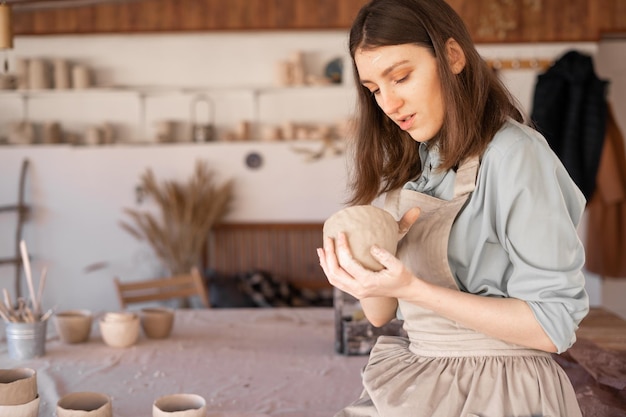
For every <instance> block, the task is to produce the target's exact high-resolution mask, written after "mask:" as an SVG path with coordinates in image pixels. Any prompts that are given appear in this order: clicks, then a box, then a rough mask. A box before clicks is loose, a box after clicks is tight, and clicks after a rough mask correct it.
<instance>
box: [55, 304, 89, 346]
mask: <svg viewBox="0 0 626 417" xmlns="http://www.w3.org/2000/svg"><path fill="white" fill-rule="evenodd" d="M92 322H93V315H92V314H91V311H89V310H66V311H60V312H58V313H56V314H55V315H54V324H55V327H56V330H57V334H58V335H59V338H60V339H61V341H62V342H63V343H68V344H72V343H84V342H86V341H87V340H89V335H90V334H91V325H92Z"/></svg>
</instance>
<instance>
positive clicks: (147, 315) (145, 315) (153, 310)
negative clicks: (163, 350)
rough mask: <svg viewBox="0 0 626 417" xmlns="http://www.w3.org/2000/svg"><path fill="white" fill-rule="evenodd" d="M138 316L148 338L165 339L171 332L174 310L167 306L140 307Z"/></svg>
mask: <svg viewBox="0 0 626 417" xmlns="http://www.w3.org/2000/svg"><path fill="white" fill-rule="evenodd" d="M139 317H140V319H141V328H142V329H143V332H144V334H145V335H146V336H147V337H148V338H150V339H165V338H167V337H168V336H169V335H170V333H171V332H172V327H173V324H174V310H173V309H171V308H168V307H146V308H142V309H141V311H140V313H139Z"/></svg>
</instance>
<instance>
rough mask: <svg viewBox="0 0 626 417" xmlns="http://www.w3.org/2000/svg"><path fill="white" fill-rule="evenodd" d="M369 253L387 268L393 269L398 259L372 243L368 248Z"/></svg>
mask: <svg viewBox="0 0 626 417" xmlns="http://www.w3.org/2000/svg"><path fill="white" fill-rule="evenodd" d="M370 253H371V254H372V256H373V257H374V259H376V260H377V261H378V262H380V264H381V265H382V266H384V267H385V269H387V270H394V269H395V268H396V266H397V265H398V263H399V262H400V260H399V259H398V258H396V257H395V256H394V255H393V254H392V253H391V252H389V251H387V250H385V249H383V248H381V247H380V246H378V245H373V246H372V247H371V249H370Z"/></svg>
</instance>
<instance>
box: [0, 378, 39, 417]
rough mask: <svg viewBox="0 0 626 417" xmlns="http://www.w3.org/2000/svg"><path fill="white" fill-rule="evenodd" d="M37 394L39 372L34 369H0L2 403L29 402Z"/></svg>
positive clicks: (20, 403)
mask: <svg viewBox="0 0 626 417" xmlns="http://www.w3.org/2000/svg"><path fill="white" fill-rule="evenodd" d="M37 395H38V394H37V372H36V371H35V370H34V369H31V368H13V369H0V405H3V406H4V405H23V404H28V403H30V402H32V401H33V400H35V398H37ZM0 415H9V414H2V413H0ZM11 415H12V414H11Z"/></svg>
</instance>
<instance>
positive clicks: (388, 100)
mask: <svg viewBox="0 0 626 417" xmlns="http://www.w3.org/2000/svg"><path fill="white" fill-rule="evenodd" d="M378 105H379V106H380V108H381V109H382V110H383V111H384V112H385V114H393V113H395V112H396V111H397V110H398V109H399V108H400V106H402V99H401V98H400V97H399V96H398V95H397V94H395V93H394V92H393V91H389V90H388V91H385V92H382V91H381V93H380V100H379V102H378Z"/></svg>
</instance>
